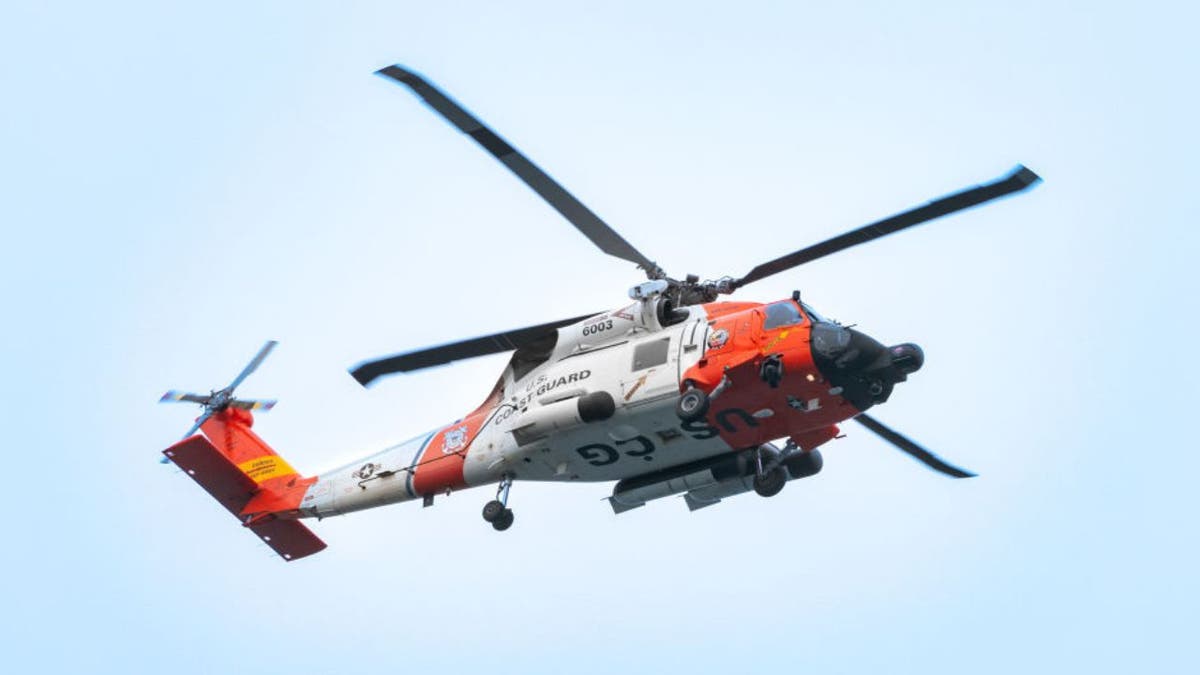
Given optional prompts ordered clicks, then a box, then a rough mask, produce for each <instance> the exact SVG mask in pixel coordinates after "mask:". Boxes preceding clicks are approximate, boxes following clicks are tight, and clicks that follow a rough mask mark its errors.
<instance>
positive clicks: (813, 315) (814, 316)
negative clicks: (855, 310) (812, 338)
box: [800, 302, 833, 323]
mask: <svg viewBox="0 0 1200 675" xmlns="http://www.w3.org/2000/svg"><path fill="white" fill-rule="evenodd" d="M800 306H801V307H803V308H804V313H805V314H807V315H808V318H809V320H810V321H812V322H813V323H833V322H832V321H830V320H829V319H826V318H825V317H823V316H821V315H820V314H819V313H818V312H817V310H815V309H813V308H812V306H810V305H807V304H805V303H803V302H802V303H800Z"/></svg>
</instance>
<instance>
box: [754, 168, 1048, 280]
mask: <svg viewBox="0 0 1200 675" xmlns="http://www.w3.org/2000/svg"><path fill="white" fill-rule="evenodd" d="M1040 180H1041V178H1040V177H1038V175H1037V174H1036V173H1034V172H1032V171H1030V170H1029V169H1027V168H1025V167H1024V166H1020V165H1018V166H1017V168H1016V169H1015V170H1013V172H1012V173H1010V174H1009V175H1008V176H1006V177H1004V178H1001V179H999V180H996V181H993V182H991V183H985V184H983V185H977V186H975V187H973V188H968V189H966V190H963V191H961V192H956V193H954V194H952V195H949V196H947V197H942V198H941V199H935V200H933V201H931V202H929V203H928V204H926V205H924V206H918V207H917V208H915V209H911V210H909V211H905V212H904V213H900V214H897V215H894V216H892V217H890V218H884V219H883V220H880V221H877V222H874V223H871V224H870V225H864V226H863V227H860V228H858V229H857V230H851V231H849V232H847V233H845V234H840V235H838V236H836V237H833V238H832V239H826V240H825V241H823V242H821V243H819V244H814V245H813V246H809V247H808V248H802V249H800V250H799V251H796V252H795V253H789V254H788V255H785V256H783V257H781V258H776V259H774V260H772V261H770V262H766V263H763V264H761V265H759V266H758V267H755V268H754V269H752V270H750V273H749V274H747V275H746V276H744V277H742V278H741V279H738V280H737V282H736V286H745V285H746V284H748V283H751V282H753V281H758V280H759V279H763V278H766V277H769V276H771V275H772V274H778V273H780V272H783V271H785V270H790V269H792V268H793V267H797V266H800V265H803V264H804V263H807V262H812V261H814V260H816V259H818V258H824V257H825V256H827V255H830V254H833V253H837V252H838V251H844V250H846V249H848V248H850V247H852V246H858V245H859V244H865V243H866V242H868V241H872V240H874V239H878V238H880V237H883V236H886V235H889V234H892V233H893V232H899V231H900V230H903V229H906V228H909V227H912V226H914V225H920V224H921V223H924V222H928V221H930V220H933V219H935V218H940V217H941V216H945V215H949V214H951V213H954V212H955V211H961V210H963V209H969V208H971V207H972V206H978V205H980V204H982V203H984V202H988V201H991V200H993V199H997V198H999V197H1003V196H1005V195H1009V194H1012V193H1014V192H1020V191H1021V190H1024V189H1026V188H1028V187H1030V186H1032V185H1034V184H1036V183H1037V182H1038V181H1040Z"/></svg>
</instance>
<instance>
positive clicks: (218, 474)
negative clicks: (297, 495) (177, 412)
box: [163, 436, 325, 560]
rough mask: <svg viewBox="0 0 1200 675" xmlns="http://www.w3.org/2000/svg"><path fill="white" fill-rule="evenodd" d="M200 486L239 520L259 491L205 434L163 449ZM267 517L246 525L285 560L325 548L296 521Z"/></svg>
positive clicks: (309, 531)
mask: <svg viewBox="0 0 1200 675" xmlns="http://www.w3.org/2000/svg"><path fill="white" fill-rule="evenodd" d="M163 454H164V455H166V457H167V458H168V459H170V460H171V461H172V462H175V464H176V465H177V466H179V468H181V469H183V470H184V472H185V473H187V475H189V476H191V477H192V480H194V481H196V483H198V484H199V485H200V487H202V488H204V490H205V491H206V492H208V494H210V495H212V496H213V498H214V499H216V500H217V501H218V502H220V503H221V506H224V507H225V509H226V510H228V511H229V512H230V513H231V514H233V516H234V517H235V518H237V519H238V520H239V521H240V520H242V509H243V508H245V507H246V505H247V504H248V503H249V502H250V499H251V498H252V497H254V495H255V493H257V492H258V489H259V487H258V484H257V483H255V482H254V479H252V478H250V477H249V476H247V475H246V474H245V473H243V472H242V471H241V469H239V468H238V467H237V465H236V464H234V463H233V462H232V461H230V460H229V459H228V458H227V457H225V455H224V454H223V453H222V452H221V451H220V450H218V449H217V447H216V446H215V445H213V444H212V443H210V442H209V440H208V439H207V438H205V437H204V436H191V437H189V438H187V439H184V440H182V441H180V442H178V443H176V444H175V445H172V446H171V447H169V448H167V449H166V450H164V451H163ZM268 518H270V519H269V520H263V521H259V522H256V523H254V524H252V525H250V526H249V528H250V529H251V530H253V531H254V534H256V535H258V537H259V539H262V540H263V542H264V543H266V545H267V546H270V547H271V549H272V550H274V551H275V552H276V553H278V554H279V555H280V556H282V557H283V559H284V560H298V559H300V558H303V557H305V556H308V555H312V554H314V553H316V552H318V551H321V550H323V549H324V548H325V542H323V541H321V540H320V539H318V538H317V536H316V535H315V534H313V533H312V530H310V529H308V528H307V527H305V526H304V525H303V524H302V523H300V522H297V521H295V520H281V519H275V518H273V517H270V516H268Z"/></svg>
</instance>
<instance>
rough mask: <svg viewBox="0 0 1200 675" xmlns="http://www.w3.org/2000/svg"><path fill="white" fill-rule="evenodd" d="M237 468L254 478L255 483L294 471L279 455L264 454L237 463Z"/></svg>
mask: <svg viewBox="0 0 1200 675" xmlns="http://www.w3.org/2000/svg"><path fill="white" fill-rule="evenodd" d="M238 468H239V469H241V470H242V473H244V474H246V475H247V476H249V477H250V478H252V479H254V482H255V483H259V484H262V483H263V482H264V481H267V480H270V479H272V478H278V477H280V476H290V475H292V474H294V473H296V470H295V469H293V468H292V467H291V466H289V465H288V463H287V462H285V461H283V458H282V457H280V456H279V455H264V456H263V457H255V458H254V459H251V460H247V461H245V462H242V463H241V464H238Z"/></svg>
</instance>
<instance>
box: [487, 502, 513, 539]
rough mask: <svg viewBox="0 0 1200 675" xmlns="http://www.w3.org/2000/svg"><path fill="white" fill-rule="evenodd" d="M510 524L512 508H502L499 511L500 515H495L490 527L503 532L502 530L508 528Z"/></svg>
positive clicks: (511, 522)
mask: <svg viewBox="0 0 1200 675" xmlns="http://www.w3.org/2000/svg"><path fill="white" fill-rule="evenodd" d="M497 503H499V502H497ZM512 524H513V512H512V509H504V510H502V511H501V512H500V515H498V516H497V517H496V519H495V520H493V521H492V527H493V528H495V530H496V531H497V532H503V531H505V530H507V529H508V528H510V527H512Z"/></svg>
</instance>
